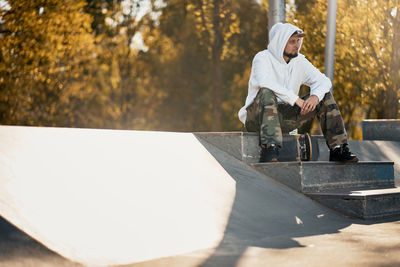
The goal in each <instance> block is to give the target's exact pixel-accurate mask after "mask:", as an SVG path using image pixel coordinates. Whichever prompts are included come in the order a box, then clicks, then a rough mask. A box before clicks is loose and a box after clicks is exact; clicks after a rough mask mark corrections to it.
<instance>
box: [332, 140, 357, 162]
mask: <svg viewBox="0 0 400 267" xmlns="http://www.w3.org/2000/svg"><path fill="white" fill-rule="evenodd" d="M329 161H342V162H357V161H358V158H357V156H356V155H354V154H353V153H351V151H350V149H349V147H348V145H347V144H344V145H341V146H340V147H337V148H335V149H331V151H330V153H329Z"/></svg>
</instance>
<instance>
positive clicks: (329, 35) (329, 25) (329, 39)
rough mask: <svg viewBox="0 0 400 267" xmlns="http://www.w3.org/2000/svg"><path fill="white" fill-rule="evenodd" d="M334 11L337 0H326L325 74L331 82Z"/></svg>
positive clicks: (333, 49)
mask: <svg viewBox="0 0 400 267" xmlns="http://www.w3.org/2000/svg"><path fill="white" fill-rule="evenodd" d="M336 11H337V0H328V18H327V21H326V43H325V75H326V76H328V78H329V79H331V81H332V83H333V71H334V65H335V39H336ZM331 91H332V89H331Z"/></svg>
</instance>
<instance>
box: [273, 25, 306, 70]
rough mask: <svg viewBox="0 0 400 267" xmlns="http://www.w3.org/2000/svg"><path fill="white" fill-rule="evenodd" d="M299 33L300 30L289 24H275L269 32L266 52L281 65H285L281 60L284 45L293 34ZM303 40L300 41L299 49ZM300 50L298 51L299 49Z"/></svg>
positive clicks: (282, 59) (283, 60)
mask: <svg viewBox="0 0 400 267" xmlns="http://www.w3.org/2000/svg"><path fill="white" fill-rule="evenodd" d="M297 31H300V32H301V33H302V32H303V31H302V30H301V29H300V28H298V27H296V26H294V25H292V24H290V23H280V22H279V23H276V24H275V25H274V26H272V28H271V30H270V31H269V44H268V51H269V52H270V53H271V54H272V55H273V56H274V57H275V58H276V59H277V60H278V61H279V62H281V63H283V64H286V61H285V59H284V58H283V51H284V50H285V47H286V43H287V42H288V40H289V38H290V36H292V34H293V33H295V32H297ZM302 42H303V40H301V41H300V48H301V44H302ZM299 50H300V49H299Z"/></svg>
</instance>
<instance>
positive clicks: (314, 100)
mask: <svg viewBox="0 0 400 267" xmlns="http://www.w3.org/2000/svg"><path fill="white" fill-rule="evenodd" d="M318 103H319V99H318V97H317V96H316V95H311V96H310V97H309V98H307V100H305V101H304V100H303V99H301V98H299V99H297V100H296V105H298V106H299V107H300V108H301V111H300V114H301V115H305V114H307V113H308V112H311V111H314V109H315V107H316V106H317V105H318Z"/></svg>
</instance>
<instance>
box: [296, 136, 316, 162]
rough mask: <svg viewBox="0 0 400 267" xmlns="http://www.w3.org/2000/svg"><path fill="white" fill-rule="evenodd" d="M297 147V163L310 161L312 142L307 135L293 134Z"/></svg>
mask: <svg viewBox="0 0 400 267" xmlns="http://www.w3.org/2000/svg"><path fill="white" fill-rule="evenodd" d="M294 137H295V139H296V145H297V157H296V160H297V161H310V160H311V158H312V142H311V136H310V135H309V134H308V133H305V134H295V135H294Z"/></svg>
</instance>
